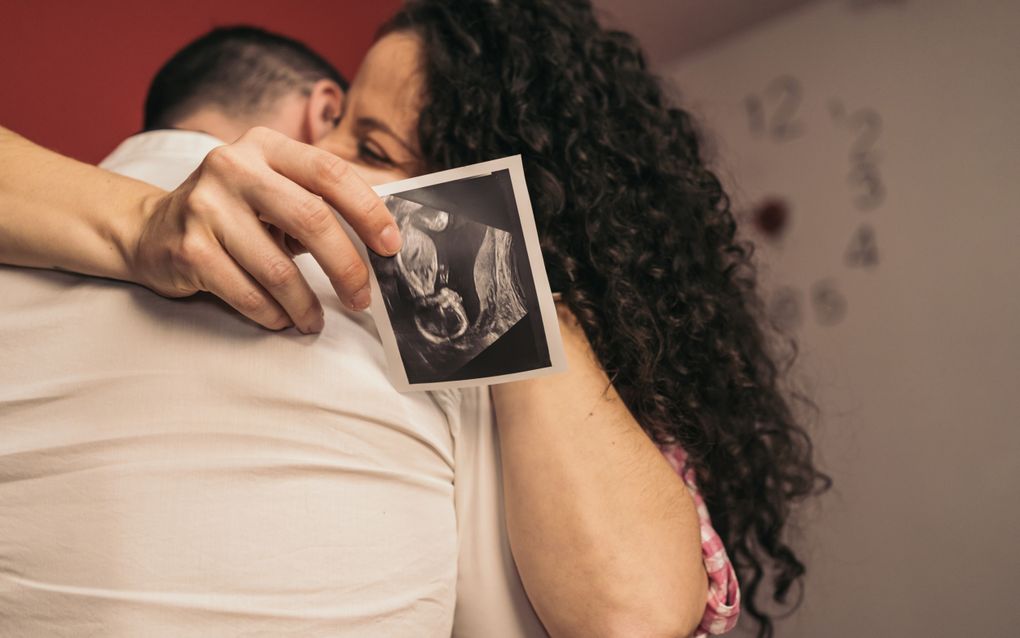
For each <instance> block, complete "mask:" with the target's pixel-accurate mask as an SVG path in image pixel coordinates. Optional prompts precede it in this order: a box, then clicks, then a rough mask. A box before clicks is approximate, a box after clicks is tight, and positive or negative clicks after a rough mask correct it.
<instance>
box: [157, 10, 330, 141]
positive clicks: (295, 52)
mask: <svg viewBox="0 0 1020 638" xmlns="http://www.w3.org/2000/svg"><path fill="white" fill-rule="evenodd" d="M323 79H328V80H333V81H334V82H336V83H337V84H339V85H340V88H342V89H343V90H345V91H346V90H347V80H346V79H344V77H343V76H342V75H340V72H339V71H337V70H336V69H334V68H333V66H332V65H330V64H329V62H326V60H324V59H323V58H322V56H320V55H319V54H317V53H316V52H315V51H312V50H311V49H309V48H308V47H307V46H305V45H304V44H301V43H300V42H298V41H297V40H293V39H291V38H288V37H285V36H282V35H278V34H275V33H270V32H268V31H265V30H263V29H259V28H257V27H250V26H232V27H219V28H216V29H213V30H212V31H210V32H209V33H207V34H205V35H203V36H202V37H200V38H198V39H197V40H195V41H194V42H192V43H190V44H188V45H187V46H186V47H184V48H183V49H181V50H180V51H178V52H177V53H176V54H174V56H173V57H172V58H170V60H169V61H168V62H167V63H166V64H164V65H163V68H161V69H160V70H159V72H158V73H156V77H155V78H153V80H152V84H151V85H150V86H149V93H148V95H147V96H146V98H145V122H144V127H145V130H146V131H151V130H155V129H161V128H170V127H172V126H173V125H174V124H175V123H176V122H179V121H180V120H182V119H183V118H185V117H187V116H188V115H190V114H192V113H194V112H195V111H197V110H199V109H202V108H206V107H210V106H213V107H217V108H219V109H221V110H222V111H223V112H224V113H226V114H227V115H229V116H234V117H244V116H251V115H256V114H259V113H261V112H262V111H263V110H264V109H267V108H270V107H271V106H272V105H273V104H274V103H275V102H276V100H278V99H279V98H281V97H283V96H284V95H286V94H287V93H290V92H291V91H295V90H299V91H309V90H310V88H311V85H312V84H314V83H315V82H318V81H319V80H323Z"/></svg>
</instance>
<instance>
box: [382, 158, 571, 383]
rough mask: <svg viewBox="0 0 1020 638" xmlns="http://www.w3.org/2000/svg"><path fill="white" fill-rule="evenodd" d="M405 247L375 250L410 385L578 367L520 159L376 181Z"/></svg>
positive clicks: (398, 366)
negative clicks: (563, 329) (558, 311)
mask: <svg viewBox="0 0 1020 638" xmlns="http://www.w3.org/2000/svg"><path fill="white" fill-rule="evenodd" d="M376 191H377V192H379V194H380V195H381V196H382V198H383V201H384V202H385V203H386V206H387V207H388V208H389V210H390V212H391V213H393V216H394V217H395V218H396V221H397V225H398V226H399V228H400V232H401V236H402V238H403V247H402V249H401V251H400V252H399V253H398V254H397V255H396V256H394V257H381V256H379V255H376V254H375V253H369V261H370V263H371V265H372V270H373V278H374V280H375V281H373V316H374V317H375V319H376V323H377V325H378V327H379V332H380V336H381V337H382V341H383V345H384V346H385V347H386V350H387V356H388V358H389V363H390V368H391V377H392V378H393V381H394V384H395V385H396V386H397V387H398V388H401V389H416V390H418V389H437V388H441V387H458V386H467V385H480V384H491V383H498V382H502V381H512V380H517V379H523V378H528V377H532V376H537V375H540V374H548V373H552V372H558V371H562V370H565V369H566V366H565V362H564V356H563V347H562V343H561V341H560V334H559V328H558V323H557V321H556V315H555V308H554V305H553V301H552V294H551V292H550V290H549V283H548V279H547V277H546V273H545V269H544V266H543V263H542V256H541V252H540V250H539V246H538V235H537V232H536V230H535V223H534V218H533V216H532V212H531V204H530V200H529V199H528V196H527V189H526V186H525V184H524V175H523V170H522V169H521V164H520V158H519V157H511V158H505V159H503V160H495V161H494V162H485V163H483V164H476V165H474V166H469V167H465V168H461V169H455V170H452V171H444V172H442V173H436V174H433V175H426V176H423V177H419V178H414V179H411V180H404V181H402V182H398V183H395V184H389V185H386V186H383V187H378V188H376Z"/></svg>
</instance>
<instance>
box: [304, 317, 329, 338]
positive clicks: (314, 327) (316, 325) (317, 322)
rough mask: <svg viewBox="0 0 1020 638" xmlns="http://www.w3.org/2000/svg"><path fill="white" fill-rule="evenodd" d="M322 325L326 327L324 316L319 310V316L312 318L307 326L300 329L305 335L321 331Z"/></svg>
mask: <svg viewBox="0 0 1020 638" xmlns="http://www.w3.org/2000/svg"><path fill="white" fill-rule="evenodd" d="M324 327H326V318H325V317H323V316H322V313H321V312H320V313H319V316H318V317H316V318H315V319H312V322H311V323H310V324H308V328H307V329H304V330H301V332H302V333H303V334H306V335H310V334H317V333H319V332H322V329H323V328H324Z"/></svg>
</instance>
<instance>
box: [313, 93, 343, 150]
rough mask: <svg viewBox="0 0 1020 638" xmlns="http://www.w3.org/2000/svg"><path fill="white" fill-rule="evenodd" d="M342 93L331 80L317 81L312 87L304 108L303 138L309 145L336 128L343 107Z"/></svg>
mask: <svg viewBox="0 0 1020 638" xmlns="http://www.w3.org/2000/svg"><path fill="white" fill-rule="evenodd" d="M343 101H344V91H343V89H341V88H340V85H339V84H337V83H336V82H334V81H333V80H319V81H318V82H316V83H315V84H313V85H312V91H311V94H310V95H309V96H308V104H307V105H306V106H305V109H306V111H305V130H304V133H305V136H306V141H307V142H308V143H309V144H314V143H316V142H318V141H319V140H321V139H322V138H323V137H325V135H326V134H327V133H329V132H330V131H332V130H333V129H334V128H335V127H336V121H337V118H339V117H340V107H341V106H342V105H343Z"/></svg>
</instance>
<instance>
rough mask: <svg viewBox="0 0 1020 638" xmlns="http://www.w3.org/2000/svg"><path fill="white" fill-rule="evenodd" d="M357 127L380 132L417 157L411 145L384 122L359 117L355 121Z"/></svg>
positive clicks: (367, 117) (368, 117)
mask: <svg viewBox="0 0 1020 638" xmlns="http://www.w3.org/2000/svg"><path fill="white" fill-rule="evenodd" d="M357 127H358V128H359V129H362V130H364V129H375V130H377V131H381V132H382V133H385V134H386V135H389V136H390V137H392V138H393V139H394V140H396V141H397V143H398V144H400V145H401V146H403V147H404V148H405V149H407V152H408V153H410V154H411V155H413V156H414V157H418V152H417V151H415V150H414V148H413V147H412V146H411V143H410V142H408V141H407V140H405V139H404V138H402V137H400V136H399V135H397V134H396V132H394V130H393V129H391V128H390V127H389V126H388V125H387V124H386V123H385V122H382V121H380V120H377V119H375V118H374V117H370V116H366V117H359V118H358V121H357Z"/></svg>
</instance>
